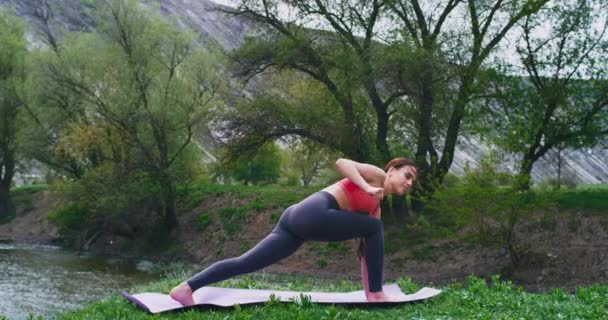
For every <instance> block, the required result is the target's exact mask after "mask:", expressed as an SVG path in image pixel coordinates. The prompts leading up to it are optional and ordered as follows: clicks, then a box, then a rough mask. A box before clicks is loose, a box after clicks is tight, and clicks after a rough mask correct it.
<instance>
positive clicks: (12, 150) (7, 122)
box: [0, 9, 27, 221]
mask: <svg viewBox="0 0 608 320" xmlns="http://www.w3.org/2000/svg"><path fill="white" fill-rule="evenodd" d="M0 43H2V46H0V221H3V220H5V219H7V218H8V217H10V216H12V215H13V214H14V213H15V206H14V204H13V202H12V200H11V196H10V188H11V184H12V182H13V177H14V175H15V172H16V166H17V160H18V157H19V152H20V150H19V149H20V145H19V139H18V136H19V135H20V129H21V127H22V122H21V117H20V114H21V113H22V106H23V102H22V100H21V98H20V97H19V90H20V89H21V87H22V86H23V82H24V81H25V68H24V59H25V55H26V52H27V51H26V41H25V30H24V26H23V23H22V22H21V21H20V20H19V19H18V18H17V17H15V16H14V15H13V14H12V13H11V12H9V11H7V10H4V9H3V10H0Z"/></svg>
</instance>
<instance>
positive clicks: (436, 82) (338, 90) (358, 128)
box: [228, 0, 549, 199]
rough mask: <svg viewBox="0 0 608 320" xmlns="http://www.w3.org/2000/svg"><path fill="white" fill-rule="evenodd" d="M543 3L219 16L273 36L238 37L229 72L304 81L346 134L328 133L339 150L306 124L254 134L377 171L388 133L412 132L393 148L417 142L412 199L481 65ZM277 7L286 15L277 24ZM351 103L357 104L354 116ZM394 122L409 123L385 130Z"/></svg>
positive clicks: (313, 5)
mask: <svg viewBox="0 0 608 320" xmlns="http://www.w3.org/2000/svg"><path fill="white" fill-rule="evenodd" d="M548 1H549V0H536V1H525V2H521V1H515V0H512V1H505V0H495V1H483V2H478V1H468V2H465V1H460V0H446V1H443V2H441V3H437V4H435V3H433V4H428V5H422V4H421V3H420V2H419V1H417V0H401V1H368V2H359V1H348V0H344V1H337V2H329V1H321V0H300V1H261V2H259V1H242V2H241V3H240V5H239V7H238V8H237V9H235V10H228V12H230V13H231V14H235V15H244V16H247V17H251V18H252V19H254V20H255V21H259V22H261V23H262V25H264V26H266V27H268V28H269V29H270V30H271V31H272V32H273V33H271V35H270V36H267V37H266V38H263V39H260V38H257V39H250V40H248V41H247V42H246V43H245V45H243V46H242V47H241V48H239V49H238V50H237V51H235V52H234V58H235V60H236V62H237V64H238V67H239V69H238V70H239V73H238V74H239V75H242V76H243V77H245V78H247V79H248V78H250V77H252V76H254V75H257V74H260V73H263V72H268V71H269V70H285V69H288V70H294V71H297V72H301V73H303V74H306V75H308V76H309V77H310V78H311V79H314V80H315V81H318V82H319V83H320V84H322V86H323V87H324V88H325V90H327V92H329V93H330V94H331V96H332V97H333V98H334V102H335V105H336V106H337V107H338V108H339V109H337V110H336V111H337V112H336V111H334V112H333V113H332V117H338V116H340V118H339V119H340V120H341V121H342V122H343V125H344V126H346V127H349V126H350V128H351V130H344V131H340V130H338V132H339V134H340V135H341V136H342V135H345V136H342V139H338V140H339V141H346V142H347V143H345V144H344V143H337V144H336V143H333V144H330V143H329V142H328V141H327V139H323V138H325V137H324V136H318V135H313V134H312V133H314V131H312V132H311V130H310V128H311V127H297V128H293V127H287V128H285V126H283V125H279V126H275V127H272V128H276V127H278V128H285V129H284V130H275V131H261V132H269V133H268V134H263V133H262V134H260V136H262V137H267V138H268V137H276V136H281V135H286V134H297V135H300V136H302V137H305V138H310V137H311V136H312V137H313V140H314V141H317V142H320V143H323V144H326V145H328V146H330V147H337V148H336V150H339V151H341V152H343V153H344V154H345V155H346V156H349V157H352V158H353V159H355V160H360V161H369V162H372V163H375V164H384V163H385V162H386V161H387V160H388V159H390V158H391V157H392V155H393V153H394V152H393V151H392V150H391V149H392V148H394V146H391V145H390V144H389V140H388V138H389V137H390V136H391V133H390V132H389V131H390V130H391V129H397V130H404V129H403V128H402V127H408V126H413V127H414V130H413V131H414V132H413V134H411V135H408V136H406V137H402V138H401V139H400V140H401V141H399V143H401V144H408V143H409V141H410V139H408V138H414V139H415V140H416V141H417V142H416V150H415V152H416V156H415V159H416V162H417V165H418V167H419V168H420V170H419V175H420V176H419V184H418V185H419V186H418V187H417V188H416V189H415V190H416V193H417V195H418V198H419V199H420V198H424V197H426V196H429V195H431V194H432V192H433V190H434V189H435V188H436V186H438V185H439V184H440V183H441V180H442V179H443V177H444V176H445V174H446V173H447V172H448V170H449V168H450V166H451V164H452V160H453V157H454V150H455V146H456V142H457V139H458V137H459V136H460V135H461V126H462V123H463V120H464V119H465V115H466V114H468V113H469V110H468V109H467V106H468V105H469V102H470V101H471V100H472V99H473V98H474V95H475V93H476V92H477V90H478V83H477V79H478V76H479V72H480V70H482V66H483V64H484V62H485V61H486V60H487V58H488V57H489V56H490V54H491V53H492V52H494V50H495V49H496V48H497V47H498V44H499V43H500V42H501V41H502V40H503V39H504V38H505V36H506V34H507V33H508V32H509V31H510V30H511V29H512V28H513V26H514V25H515V24H516V23H517V22H519V21H521V20H522V19H524V18H525V17H527V16H530V15H533V14H535V13H536V12H537V11H538V10H539V9H540V8H542V7H543V6H544V5H545V4H546V3H547V2H548ZM279 6H285V7H287V8H289V9H290V14H289V16H288V17H287V18H285V17H284V15H281V14H280V13H279V11H278V9H277V8H278V7H279ZM459 10H460V11H459ZM462 15H464V16H465V19H464V21H465V26H466V27H465V28H463V27H462V20H463V19H461V17H462ZM319 20H320V21H322V22H321V23H319V27H324V28H326V29H329V30H330V31H331V32H325V31H321V30H311V28H307V25H306V23H305V22H308V21H319ZM381 22H383V23H381ZM380 25H383V26H384V28H380ZM446 25H447V26H448V27H446ZM447 28H449V29H448V30H445V29H447ZM355 102H358V103H360V104H361V106H362V107H361V108H360V109H359V110H360V111H357V108H355V106H356V105H357V103H355ZM274 103H275V105H276V104H277V103H279V102H276V101H274ZM412 108H413V110H412ZM404 118H406V119H407V118H410V119H411V120H406V121H409V123H400V124H397V125H395V124H392V123H391V122H392V121H393V122H394V121H395V120H396V119H404ZM286 122H287V123H290V122H288V121H286ZM241 123H245V121H241ZM281 124H282V123H281ZM236 127H237V126H233V127H231V128H233V129H234V128H236ZM368 127H369V128H372V129H370V131H371V132H372V134H371V135H368V136H366V135H364V134H362V133H364V132H365V130H363V128H368ZM400 127H401V128H400ZM405 130H407V129H405ZM247 132H248V131H244V134H243V135H241V137H243V139H246V137H248V135H247ZM371 137H374V138H373V139H372V138H371ZM353 138H354V139H355V141H357V143H355V144H354V145H353V143H352V142H353V140H352V139H353ZM344 139H346V140H344ZM258 140H260V141H261V140H263V139H258ZM438 140H440V141H438ZM440 144H443V146H442V148H441V157H440V156H439V148H438V147H437V146H438V145H440ZM436 145H437V146H436ZM401 149H408V148H403V147H402V148H401ZM372 151H375V154H376V155H374V154H373V153H372Z"/></svg>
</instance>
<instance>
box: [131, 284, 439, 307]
mask: <svg viewBox="0 0 608 320" xmlns="http://www.w3.org/2000/svg"><path fill="white" fill-rule="evenodd" d="M383 289H384V292H385V293H387V294H388V295H390V296H392V297H396V298H397V299H398V301H394V302H367V299H366V298H365V293H364V292H363V290H361V291H353V292H299V291H278V290H257V289H232V288H217V287H203V288H201V289H199V290H197V291H195V292H194V294H193V298H194V302H195V305H194V306H207V307H224V308H227V307H233V306H234V305H236V304H239V305H241V306H243V305H250V304H261V303H264V302H266V301H269V300H270V295H271V294H274V296H275V299H276V300H278V301H281V302H292V301H293V300H294V299H295V300H299V299H300V295H304V296H308V297H309V298H310V302H312V303H320V304H347V305H379V304H383V305H385V304H387V305H390V304H400V303H407V302H414V301H421V300H425V299H429V298H432V297H434V296H436V295H438V294H440V293H441V290H437V289H433V288H422V289H420V290H418V292H416V293H413V294H404V293H403V292H402V291H401V289H400V288H399V285H397V284H396V283H393V284H390V285H385V286H384V287H383ZM122 295H123V297H125V298H127V299H128V300H129V301H131V302H133V303H135V304H136V305H137V306H139V307H140V308H142V309H144V310H146V311H148V312H150V313H160V312H165V311H170V310H179V309H183V308H185V307H183V306H182V305H181V304H180V303H179V302H177V301H175V300H173V299H172V298H171V297H169V295H167V294H161V293H154V292H145V293H138V294H134V295H129V294H128V293H126V292H123V293H122Z"/></svg>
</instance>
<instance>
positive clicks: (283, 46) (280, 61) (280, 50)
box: [225, 0, 405, 163]
mask: <svg viewBox="0 0 608 320" xmlns="http://www.w3.org/2000/svg"><path fill="white" fill-rule="evenodd" d="M280 5H286V6H288V7H289V8H290V9H291V10H293V11H294V16H295V17H296V18H295V19H294V20H289V19H288V18H283V17H282V16H281V15H280V14H279V12H278V6H280ZM385 6H386V3H385V2H384V1H370V2H357V3H350V2H349V1H346V0H344V1H338V2H324V1H262V2H254V1H247V0H246V1H242V2H241V3H240V5H239V7H238V8H237V9H229V10H225V11H226V12H228V13H229V14H232V15H243V16H246V17H249V18H252V19H253V20H255V21H257V22H259V23H261V25H263V26H264V27H267V29H268V31H269V32H268V34H267V35H266V36H261V37H256V38H248V39H247V40H246V42H245V44H244V45H243V46H241V47H240V48H238V49H237V50H235V51H234V52H233V53H232V54H231V56H232V57H233V59H234V61H235V65H236V67H237V68H236V70H237V75H239V76H241V77H243V78H245V79H246V80H249V79H251V78H252V77H254V76H255V75H258V74H260V73H263V72H265V71H269V70H291V71H296V72H299V73H301V74H304V75H306V76H307V77H308V78H307V80H306V81H314V82H316V83H317V85H316V86H315V88H317V89H318V90H323V91H325V92H326V96H327V98H330V99H331V101H327V100H324V101H319V103H322V104H326V105H328V106H329V107H330V108H331V109H329V108H326V110H323V111H321V112H327V113H326V114H325V116H327V117H332V118H335V121H334V122H333V126H332V129H334V130H333V131H334V133H333V136H327V135H322V134H319V133H318V131H319V130H318V127H317V126H316V125H318V124H314V123H310V122H308V123H303V124H302V125H301V126H294V125H293V123H294V122H296V123H297V122H299V121H297V119H295V118H287V117H284V115H272V114H265V117H264V120H266V121H269V120H270V119H269V118H268V116H273V118H272V120H273V124H275V125H274V126H265V127H263V128H262V129H264V131H257V137H258V138H257V139H255V140H253V141H252V140H249V143H247V142H245V141H247V138H246V137H248V136H249V135H247V134H245V135H242V136H241V137H243V140H240V141H235V143H236V144H237V145H239V147H240V148H241V149H242V148H246V147H247V146H248V145H250V146H253V147H254V148H255V147H256V146H259V145H261V144H262V143H263V142H264V141H266V140H268V139H276V138H277V137H281V136H285V135H298V136H300V137H303V138H306V139H310V140H313V141H316V142H318V143H322V144H324V145H326V146H328V147H330V148H332V149H334V150H337V151H340V152H342V153H344V154H346V155H347V156H348V157H350V158H352V159H355V160H358V161H369V162H377V163H384V162H386V161H387V160H389V159H390V158H391V151H390V146H389V145H388V142H387V136H388V130H389V118H390V115H391V113H392V111H391V110H389V109H390V107H391V105H392V104H393V103H394V102H395V101H396V100H397V99H398V98H399V97H401V96H404V95H405V92H401V91H399V90H397V91H390V89H388V90H387V89H386V88H384V86H385V85H388V83H386V84H383V79H382V76H381V73H380V72H378V68H379V67H378V64H380V63H381V62H382V61H383V59H381V58H380V57H381V56H382V51H383V47H382V46H379V45H378V43H377V42H376V40H375V39H374V36H375V34H376V26H377V22H378V20H379V19H380V16H381V15H382V12H383V10H384V8H385ZM310 18H319V19H322V20H323V21H324V22H325V23H326V24H328V25H330V26H331V28H332V30H333V31H335V33H329V32H325V31H320V30H310V29H307V28H306V27H305V26H304V24H305V23H304V21H305V20H307V19H310ZM359 34H362V35H363V36H359ZM268 102H269V101H265V103H268ZM283 102H284V101H282V100H279V101H275V103H274V105H275V107H276V105H277V104H278V103H283ZM308 110H309V111H308V114H311V113H312V112H317V110H315V109H308ZM370 112H371V114H370ZM281 116H283V117H282V118H281ZM275 119H276V120H275ZM258 120H262V119H258ZM254 121H255V119H254ZM245 123H251V121H240V120H238V119H235V121H234V122H233V124H232V126H231V127H230V128H232V129H235V128H236V129H241V128H239V125H240V124H245ZM298 124H301V123H298ZM241 131H244V132H245V133H247V132H250V131H249V130H247V128H245V130H241ZM233 149H236V148H233Z"/></svg>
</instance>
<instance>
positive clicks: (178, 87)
mask: <svg viewBox="0 0 608 320" xmlns="http://www.w3.org/2000/svg"><path fill="white" fill-rule="evenodd" d="M99 9H100V11H101V14H100V17H99V24H98V26H99V30H100V34H99V35H97V34H80V35H72V36H71V37H68V39H67V40H66V44H65V45H64V48H63V49H62V51H61V54H59V55H56V56H55V58H54V60H52V62H51V63H49V64H47V65H46V68H47V70H49V71H50V72H47V73H46V75H47V76H49V78H47V81H50V82H52V83H54V84H56V85H57V87H58V88H59V89H60V90H62V91H64V92H67V93H68V96H69V97H70V98H72V99H76V100H78V101H82V110H83V113H82V114H81V116H80V117H79V118H77V119H76V120H75V121H74V122H73V125H72V128H82V127H85V128H87V127H88V128H89V129H90V130H89V129H87V130H80V132H81V133H86V132H93V133H96V134H97V137H100V138H104V139H105V141H109V142H112V143H110V144H106V145H105V147H104V146H100V145H97V146H96V147H95V145H93V148H90V150H97V151H98V157H99V158H98V159H100V160H101V161H106V162H107V161H110V162H113V163H115V164H122V166H119V167H122V168H127V169H128V168H131V169H133V170H141V171H143V172H145V173H146V174H147V175H148V177H149V178H150V179H151V180H152V181H153V182H154V183H155V184H156V185H157V187H158V188H159V190H160V191H159V195H160V199H159V208H158V213H159V217H160V222H161V224H162V225H163V226H164V227H165V228H166V230H171V229H172V228H174V227H175V226H176V225H177V217H176V209H175V197H176V191H175V188H176V183H177V179H178V178H179V177H176V176H175V175H174V173H175V171H174V169H175V166H176V163H178V162H179V161H180V157H182V156H183V154H184V152H185V150H186V149H187V148H188V146H189V145H190V143H191V142H192V139H193V138H194V136H195V134H196V132H197V128H198V127H199V126H200V125H201V124H202V122H203V120H204V119H205V118H206V116H207V113H208V109H209V108H210V106H212V104H213V103H215V102H216V100H215V99H214V97H215V92H216V91H217V88H218V86H219V85H220V77H219V75H218V71H217V65H218V63H219V61H218V60H217V56H215V55H213V54H212V53H210V52H207V51H205V50H203V49H202V47H200V46H199V45H197V44H196V42H195V39H194V37H193V36H192V35H191V34H190V33H187V32H185V31H181V30H178V29H177V26H175V25H173V24H171V23H170V22H166V21H163V20H162V19H161V18H160V17H159V16H158V14H156V13H155V12H154V11H153V9H150V8H145V7H141V6H140V5H139V2H138V1H121V0H108V1H104V2H103V3H99ZM74 133H75V132H74V131H72V132H71V134H74ZM62 141H63V143H62V146H63V148H62V149H63V150H68V153H69V154H72V155H73V153H71V152H70V151H71V150H78V148H74V144H73V143H69V141H75V140H74V139H71V140H70V139H63V140H62ZM90 141H91V142H92V143H96V141H99V139H90ZM66 142H67V143H66ZM85 149H86V148H85Z"/></svg>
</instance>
